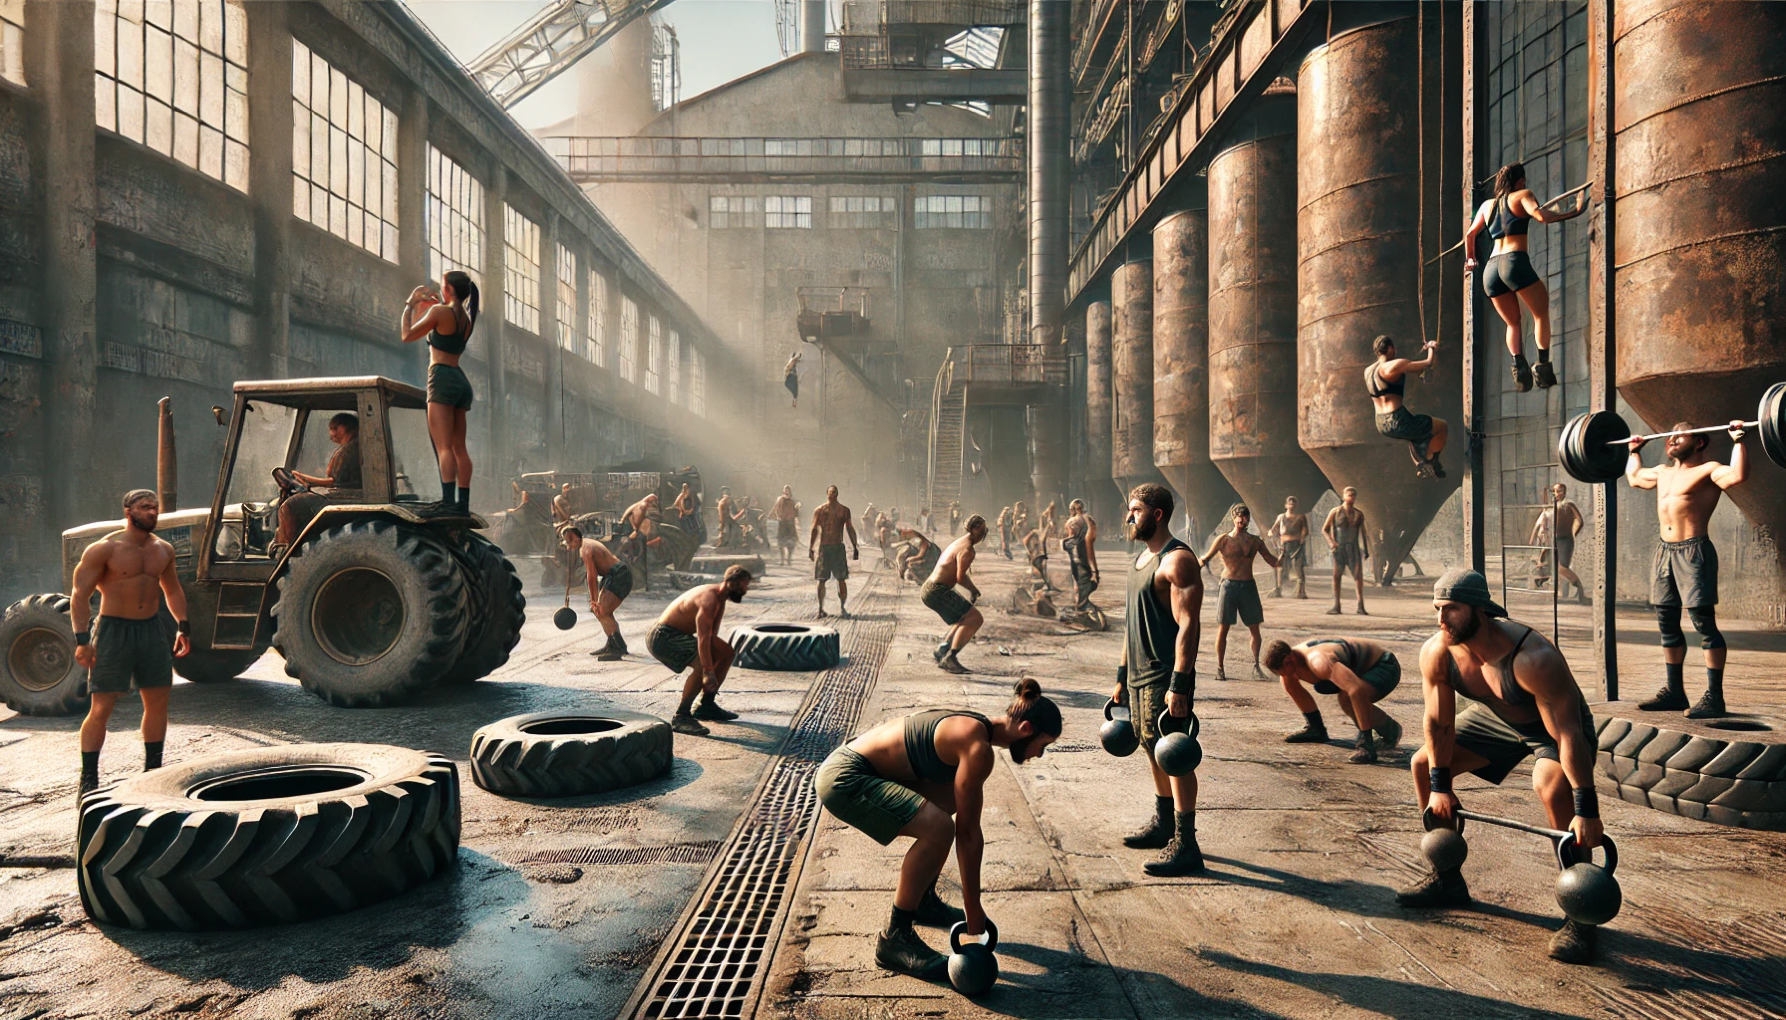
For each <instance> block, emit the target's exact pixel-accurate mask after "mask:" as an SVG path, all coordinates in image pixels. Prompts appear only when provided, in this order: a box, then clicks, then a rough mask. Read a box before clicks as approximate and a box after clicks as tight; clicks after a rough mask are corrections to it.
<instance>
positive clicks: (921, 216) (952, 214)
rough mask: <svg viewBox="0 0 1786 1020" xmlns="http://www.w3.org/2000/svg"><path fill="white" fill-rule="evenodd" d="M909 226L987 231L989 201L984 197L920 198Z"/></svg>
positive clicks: (988, 224)
mask: <svg viewBox="0 0 1786 1020" xmlns="http://www.w3.org/2000/svg"><path fill="white" fill-rule="evenodd" d="M912 227H913V228H914V229H917V230H926V229H939V228H947V229H968V230H988V229H990V228H991V227H992V200H991V199H989V198H987V197H986V196H984V195H923V196H920V197H919V198H918V200H917V202H916V203H915V204H913V206H912Z"/></svg>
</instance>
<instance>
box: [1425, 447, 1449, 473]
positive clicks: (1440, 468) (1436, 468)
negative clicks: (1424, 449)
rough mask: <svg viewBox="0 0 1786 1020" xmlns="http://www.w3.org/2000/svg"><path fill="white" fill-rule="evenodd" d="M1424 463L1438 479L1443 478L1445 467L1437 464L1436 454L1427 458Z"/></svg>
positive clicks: (1437, 456) (1437, 457)
mask: <svg viewBox="0 0 1786 1020" xmlns="http://www.w3.org/2000/svg"><path fill="white" fill-rule="evenodd" d="M1426 462H1427V464H1428V465H1430V466H1431V467H1432V469H1433V474H1434V475H1436V476H1438V477H1440V478H1443V477H1445V465H1443V464H1441V463H1439V455H1438V454H1436V453H1435V454H1433V455H1432V456H1431V457H1428V458H1427V459H1426Z"/></svg>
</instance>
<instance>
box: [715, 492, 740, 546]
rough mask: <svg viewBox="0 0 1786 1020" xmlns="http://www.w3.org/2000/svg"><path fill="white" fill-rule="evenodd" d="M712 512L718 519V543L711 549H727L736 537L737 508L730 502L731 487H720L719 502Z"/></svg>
mask: <svg viewBox="0 0 1786 1020" xmlns="http://www.w3.org/2000/svg"><path fill="white" fill-rule="evenodd" d="M713 512H714V514H715V515H716V516H718V517H719V541H718V542H716V543H714V546H713V547H714V548H715V549H729V548H731V547H732V546H733V545H735V544H736V542H735V541H734V539H736V538H737V537H738V506H737V504H736V503H735V502H733V500H732V490H731V487H729V486H723V485H722V486H720V489H719V502H718V503H715V504H714V505H713Z"/></svg>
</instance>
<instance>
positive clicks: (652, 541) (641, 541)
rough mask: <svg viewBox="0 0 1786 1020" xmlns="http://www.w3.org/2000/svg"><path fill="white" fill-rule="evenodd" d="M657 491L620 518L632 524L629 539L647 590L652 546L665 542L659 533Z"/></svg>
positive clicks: (629, 508)
mask: <svg viewBox="0 0 1786 1020" xmlns="http://www.w3.org/2000/svg"><path fill="white" fill-rule="evenodd" d="M657 507H658V503H657V493H655V492H653V493H650V494H648V495H647V496H646V497H645V498H644V499H641V500H639V501H638V502H637V503H634V504H633V505H632V506H629V507H627V508H626V512H625V513H623V514H621V515H620V519H621V520H622V521H625V522H626V523H627V524H630V525H631V526H632V529H633V533H632V535H631V536H630V537H629V538H628V539H627V542H628V543H629V545H630V546H631V549H632V551H633V553H634V556H633V558H634V559H636V560H637V561H638V563H639V578H640V580H642V581H643V582H644V583H645V590H646V591H650V590H651V565H650V560H651V557H650V548H651V546H654V545H662V544H663V541H664V540H663V536H661V535H659V534H658V533H657V517H658V513H659V511H658V508H657Z"/></svg>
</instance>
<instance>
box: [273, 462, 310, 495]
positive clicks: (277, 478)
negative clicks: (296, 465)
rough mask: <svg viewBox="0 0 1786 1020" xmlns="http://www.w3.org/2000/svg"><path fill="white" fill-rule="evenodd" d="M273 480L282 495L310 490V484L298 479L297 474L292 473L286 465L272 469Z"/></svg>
mask: <svg viewBox="0 0 1786 1020" xmlns="http://www.w3.org/2000/svg"><path fill="white" fill-rule="evenodd" d="M273 482H274V484H276V485H278V486H279V492H280V493H281V494H282V495H284V496H295V495H297V494H298V493H301V492H309V491H310V486H309V485H308V484H306V483H305V482H301V481H299V480H298V476H297V475H294V474H292V473H291V469H290V468H287V467H276V468H274V469H273Z"/></svg>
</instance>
